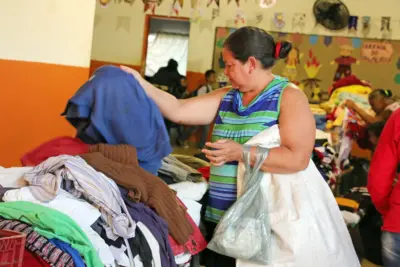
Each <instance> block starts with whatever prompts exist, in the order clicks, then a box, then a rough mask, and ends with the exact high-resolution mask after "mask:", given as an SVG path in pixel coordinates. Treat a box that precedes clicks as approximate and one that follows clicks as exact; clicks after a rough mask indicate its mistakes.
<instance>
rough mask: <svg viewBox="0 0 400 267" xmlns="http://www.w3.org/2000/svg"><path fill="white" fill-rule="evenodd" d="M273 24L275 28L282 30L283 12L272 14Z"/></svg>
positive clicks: (283, 24)
mask: <svg viewBox="0 0 400 267" xmlns="http://www.w3.org/2000/svg"><path fill="white" fill-rule="evenodd" d="M274 24H275V27H276V28H277V29H279V30H282V29H283V28H284V27H285V25H286V22H285V14H283V13H282V12H276V13H275V14H274Z"/></svg>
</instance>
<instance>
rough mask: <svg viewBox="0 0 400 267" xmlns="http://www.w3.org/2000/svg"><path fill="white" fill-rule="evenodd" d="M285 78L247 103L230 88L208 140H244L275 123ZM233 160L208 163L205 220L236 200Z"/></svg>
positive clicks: (217, 217) (215, 217)
mask: <svg viewBox="0 0 400 267" xmlns="http://www.w3.org/2000/svg"><path fill="white" fill-rule="evenodd" d="M288 83H289V82H288V80H287V79H285V78H282V77H278V76H276V77H275V79H274V80H273V81H272V82H271V83H270V84H268V86H267V87H266V88H265V89H264V90H263V91H262V92H261V93H260V94H259V95H258V96H257V97H256V98H255V99H254V100H253V101H252V102H251V103H250V104H249V105H248V106H244V105H243V103H242V93H240V92H239V91H238V90H236V89H233V90H231V91H229V92H228V93H227V94H226V95H225V96H224V98H223V99H222V102H221V105H220V107H219V112H218V115H217V118H216V121H215V126H214V130H213V135H212V142H215V141H217V140H219V139H231V140H233V141H235V142H238V143H239V144H244V143H246V142H247V141H248V140H250V139H251V138H252V137H253V136H255V135H257V134H258V133H260V132H261V131H263V130H265V129H267V128H269V127H271V126H273V125H275V124H277V123H278V117H279V111H280V101H281V95H282V92H283V89H284V88H285V87H286V86H287V85H288ZM237 165H238V163H237V162H229V163H226V164H225V165H224V166H221V167H215V166H212V167H211V171H210V196H209V203H208V207H207V210H206V220H208V221H211V222H215V223H218V222H219V220H220V219H221V217H222V216H223V214H224V213H225V211H226V210H228V208H229V207H230V206H231V205H232V204H233V203H234V202H235V201H236V194H237V190H236V175H237Z"/></svg>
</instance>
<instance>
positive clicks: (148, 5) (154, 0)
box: [143, 0, 161, 15]
mask: <svg viewBox="0 0 400 267" xmlns="http://www.w3.org/2000/svg"><path fill="white" fill-rule="evenodd" d="M143 4H144V12H147V11H150V12H151V13H152V14H153V15H154V14H155V12H156V7H157V6H160V5H161V0H143Z"/></svg>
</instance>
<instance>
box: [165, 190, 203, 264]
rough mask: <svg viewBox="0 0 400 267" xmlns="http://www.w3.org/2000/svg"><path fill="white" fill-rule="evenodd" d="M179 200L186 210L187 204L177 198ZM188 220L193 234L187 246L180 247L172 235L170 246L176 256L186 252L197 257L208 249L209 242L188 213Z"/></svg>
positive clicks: (169, 237)
mask: <svg viewBox="0 0 400 267" xmlns="http://www.w3.org/2000/svg"><path fill="white" fill-rule="evenodd" d="M177 200H178V202H179V203H180V204H181V205H182V206H184V207H185V208H186V206H185V204H183V203H182V201H180V199H178V198H177ZM186 218H187V220H188V221H189V223H190V225H191V226H192V228H193V233H192V234H191V235H190V237H189V240H188V241H187V242H186V243H185V244H183V245H179V244H178V243H177V242H176V241H175V240H174V239H173V238H172V237H171V236H170V235H169V236H168V240H169V244H170V245H171V248H172V251H173V252H174V255H175V256H177V255H179V254H182V253H186V252H188V253H190V254H191V255H196V254H198V253H200V252H202V251H203V250H204V249H206V247H207V241H206V240H205V239H204V236H203V234H202V233H201V232H200V229H199V227H197V225H196V224H195V222H194V221H193V219H192V217H190V215H189V214H188V213H186Z"/></svg>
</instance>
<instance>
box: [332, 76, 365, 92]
mask: <svg viewBox="0 0 400 267" xmlns="http://www.w3.org/2000/svg"><path fill="white" fill-rule="evenodd" d="M350 85H362V86H368V87H370V85H369V84H367V83H366V82H363V81H361V80H360V79H358V78H357V77H356V76H355V75H350V76H347V77H344V78H342V79H340V80H338V81H336V82H335V83H334V84H333V85H332V88H329V89H328V92H329V95H332V93H333V91H335V90H336V89H338V88H342V87H345V86H350Z"/></svg>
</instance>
